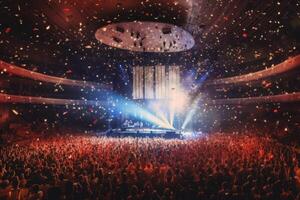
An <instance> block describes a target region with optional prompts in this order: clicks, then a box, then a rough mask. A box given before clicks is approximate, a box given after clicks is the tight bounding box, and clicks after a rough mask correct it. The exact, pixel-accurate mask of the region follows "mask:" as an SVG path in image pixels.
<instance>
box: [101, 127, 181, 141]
mask: <svg viewBox="0 0 300 200" xmlns="http://www.w3.org/2000/svg"><path fill="white" fill-rule="evenodd" d="M104 135H105V136H107V137H121V138H122V137H142V138H145V137H147V138H155V137H159V138H165V139H183V135H182V133H181V131H180V130H173V129H162V128H117V129H109V130H107V131H106V132H105V133H104Z"/></svg>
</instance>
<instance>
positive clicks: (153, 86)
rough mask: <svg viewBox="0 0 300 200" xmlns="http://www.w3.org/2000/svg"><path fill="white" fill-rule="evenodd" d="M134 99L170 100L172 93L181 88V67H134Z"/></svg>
mask: <svg viewBox="0 0 300 200" xmlns="http://www.w3.org/2000/svg"><path fill="white" fill-rule="evenodd" d="M132 88H133V90H132V97H133V99H170V95H171V94H172V91H176V90H179V88H180V67H179V66H177V65H173V66H164V65H157V66H135V67H133V87H132Z"/></svg>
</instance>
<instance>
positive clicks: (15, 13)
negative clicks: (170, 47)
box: [0, 0, 300, 82]
mask: <svg viewBox="0 0 300 200" xmlns="http://www.w3.org/2000/svg"><path fill="white" fill-rule="evenodd" d="M0 7H1V10H0V59H2V60H4V61H6V62H10V63H15V64H17V65H19V66H22V67H24V68H26V69H29V70H34V71H37V72H41V73H46V74H48V75H55V76H60V77H68V78H73V79H79V80H89V81H97V82H101V81H102V80H103V79H105V78H106V77H109V76H111V75H114V74H116V73H118V72H117V68H118V66H119V65H123V66H124V67H125V68H130V66H132V65H141V64H145V65H149V64H157V63H162V64H174V63H175V64H178V65H182V66H183V68H187V69H190V68H191V69H196V70H197V72H198V73H202V72H205V71H210V72H211V76H210V78H216V77H228V76H233V75H240V74H245V73H248V72H254V71H257V70H260V69H264V68H265V67H269V66H271V64H278V63H280V62H281V61H283V60H285V59H287V58H288V57H291V56H295V55H297V54H299V53H300V51H299V48H300V45H299V44H300V38H299V35H300V3H299V1H297V0H290V1H273V0H264V1H245V0H232V1H226V0H188V1H186V0H164V1H161V0H145V1H137V0H80V1H79V0H48V1H44V0H31V1H20V0H19V1H18V0H11V1H1V3H0ZM135 20H138V21H156V22H162V23H170V24H175V25H177V26H179V27H181V28H183V29H185V30H187V31H188V32H189V33H191V35H192V36H193V38H194V40H195V45H194V47H193V48H192V49H190V50H187V51H183V52H177V53H145V52H130V51H126V50H121V49H116V48H113V47H110V46H107V45H105V44H101V43H100V42H99V41H98V40H97V39H96V38H95V32H96V31H97V29H98V28H100V27H103V26H106V25H109V24H112V23H119V22H126V21H127V22H128V21H135Z"/></svg>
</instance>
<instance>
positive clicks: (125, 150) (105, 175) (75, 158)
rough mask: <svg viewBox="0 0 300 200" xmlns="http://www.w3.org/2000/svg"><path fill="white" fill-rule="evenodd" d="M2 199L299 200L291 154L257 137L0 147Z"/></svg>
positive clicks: (81, 140)
mask: <svg viewBox="0 0 300 200" xmlns="http://www.w3.org/2000/svg"><path fill="white" fill-rule="evenodd" d="M0 155H1V156H0V200H26V199H29V200H37V199H38V200H44V199H45V200H52V199H53V200H54V199H55V200H60V199H61V200H64V199H65V200H76V199H78V200H79V199H80V200H89V199H96V200H97V199H105V200H106V199H107V200H109V199H117V200H118V199H120V200H133V199H137V200H146V199H147V200H148V199H149V200H174V199H181V200H185V199H187V200H192V199H200V200H201V199H206V200H213V199H218V200H227V199H228V200H229V199H230V200H235V199H245V200H248V199H249V200H250V199H254V200H268V199H270V200H277V199H282V200H292V199H300V195H299V190H300V181H299V180H300V170H299V162H298V160H297V153H296V152H295V151H294V150H293V149H292V148H290V147H288V146H286V145H282V144H281V143H279V142H277V141H275V140H273V139H271V138H269V137H267V136H258V135H241V134H239V135H230V134H215V135H210V136H208V137H202V138H198V139H191V140H177V139H172V140H165V139H159V138H156V139H148V138H143V139H139V141H138V142H136V139H134V138H123V139H117V138H105V137H103V138H102V137H94V136H70V135H68V136H55V137H47V138H44V139H43V138H40V139H39V140H31V141H27V142H23V143H20V144H18V145H16V144H12V145H6V146H4V147H2V148H0Z"/></svg>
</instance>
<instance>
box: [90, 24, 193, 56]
mask: <svg viewBox="0 0 300 200" xmlns="http://www.w3.org/2000/svg"><path fill="white" fill-rule="evenodd" d="M95 36H96V39H97V40H98V41H100V42H101V43H103V44H106V45H109V46H112V47H115V48H120V49H126V50H130V51H137V52H180V51H186V50H189V49H191V48H192V47H193V46H194V44H195V41H194V38H193V37H192V35H191V34H190V33H189V32H187V31H185V30H184V29H182V28H180V27H179V26H176V25H173V24H168V23H160V22H147V21H134V22H122V23H115V24H109V25H107V26H104V27H102V28H99V29H98V30H97V31H96V33H95Z"/></svg>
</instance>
